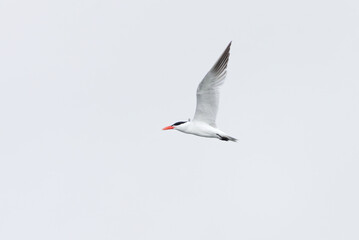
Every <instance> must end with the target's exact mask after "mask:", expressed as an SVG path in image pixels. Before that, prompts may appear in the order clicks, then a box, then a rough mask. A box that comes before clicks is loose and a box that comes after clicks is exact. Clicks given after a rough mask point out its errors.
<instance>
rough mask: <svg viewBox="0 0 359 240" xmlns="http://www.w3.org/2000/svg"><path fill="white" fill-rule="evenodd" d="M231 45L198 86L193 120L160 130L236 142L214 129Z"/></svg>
mask: <svg viewBox="0 0 359 240" xmlns="http://www.w3.org/2000/svg"><path fill="white" fill-rule="evenodd" d="M231 44H232V42H230V43H229V44H228V46H227V48H226V49H225V50H224V52H223V54H222V55H221V57H220V58H219V59H218V60H217V62H216V63H215V64H214V66H213V67H212V68H211V70H209V72H208V73H207V74H206V76H205V77H204V78H203V80H202V81H201V83H200V84H199V85H198V88H197V106H196V111H195V114H194V117H193V120H192V121H190V120H188V121H180V122H176V123H174V124H172V125H170V126H168V127H165V128H163V129H162V130H170V129H175V130H178V131H180V132H183V133H187V134H193V135H197V136H200V137H207V138H218V139H219V140H222V141H233V142H236V141H237V139H235V138H234V137H231V136H229V135H228V134H226V133H224V132H223V131H221V130H219V129H218V128H217V127H216V116H217V112H218V105H219V87H220V86H221V85H222V84H223V83H224V80H225V78H226V75H227V64H228V59H229V52H230V49H231Z"/></svg>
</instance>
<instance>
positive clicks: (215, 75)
mask: <svg viewBox="0 0 359 240" xmlns="http://www.w3.org/2000/svg"><path fill="white" fill-rule="evenodd" d="M231 45H232V41H231V42H230V43H229V44H228V46H227V48H226V49H225V50H224V52H223V53H222V55H221V56H220V58H219V59H218V60H217V62H216V63H215V64H214V65H213V67H212V68H211V70H210V71H209V72H208V73H207V75H206V76H205V77H204V79H203V81H202V82H201V83H200V85H199V86H198V89H197V90H207V88H213V87H218V86H220V85H221V84H222V83H223V80H224V78H225V77H226V74H227V71H226V69H227V65H228V61H229V55H230V50H231ZM205 82H206V83H205ZM205 84H206V85H207V86H206V87H205V86H203V85H205Z"/></svg>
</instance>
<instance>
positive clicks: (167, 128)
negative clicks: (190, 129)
mask: <svg viewBox="0 0 359 240" xmlns="http://www.w3.org/2000/svg"><path fill="white" fill-rule="evenodd" d="M170 129H174V127H172V126H168V127H165V128H163V129H162V130H170Z"/></svg>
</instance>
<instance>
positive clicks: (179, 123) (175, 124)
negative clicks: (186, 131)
mask: <svg viewBox="0 0 359 240" xmlns="http://www.w3.org/2000/svg"><path fill="white" fill-rule="evenodd" d="M183 123H185V122H176V123H174V124H172V126H178V125H181V124H183Z"/></svg>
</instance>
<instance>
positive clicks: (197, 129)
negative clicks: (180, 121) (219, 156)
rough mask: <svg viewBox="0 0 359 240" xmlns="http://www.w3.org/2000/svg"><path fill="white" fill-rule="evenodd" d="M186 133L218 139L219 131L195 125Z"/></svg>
mask: <svg viewBox="0 0 359 240" xmlns="http://www.w3.org/2000/svg"><path fill="white" fill-rule="evenodd" d="M185 133H189V134H193V135H197V136H200V137H208V138H217V137H218V136H217V129H216V128H214V127H211V126H209V125H208V126H206V125H193V126H191V127H190V128H188V129H187V131H185Z"/></svg>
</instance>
